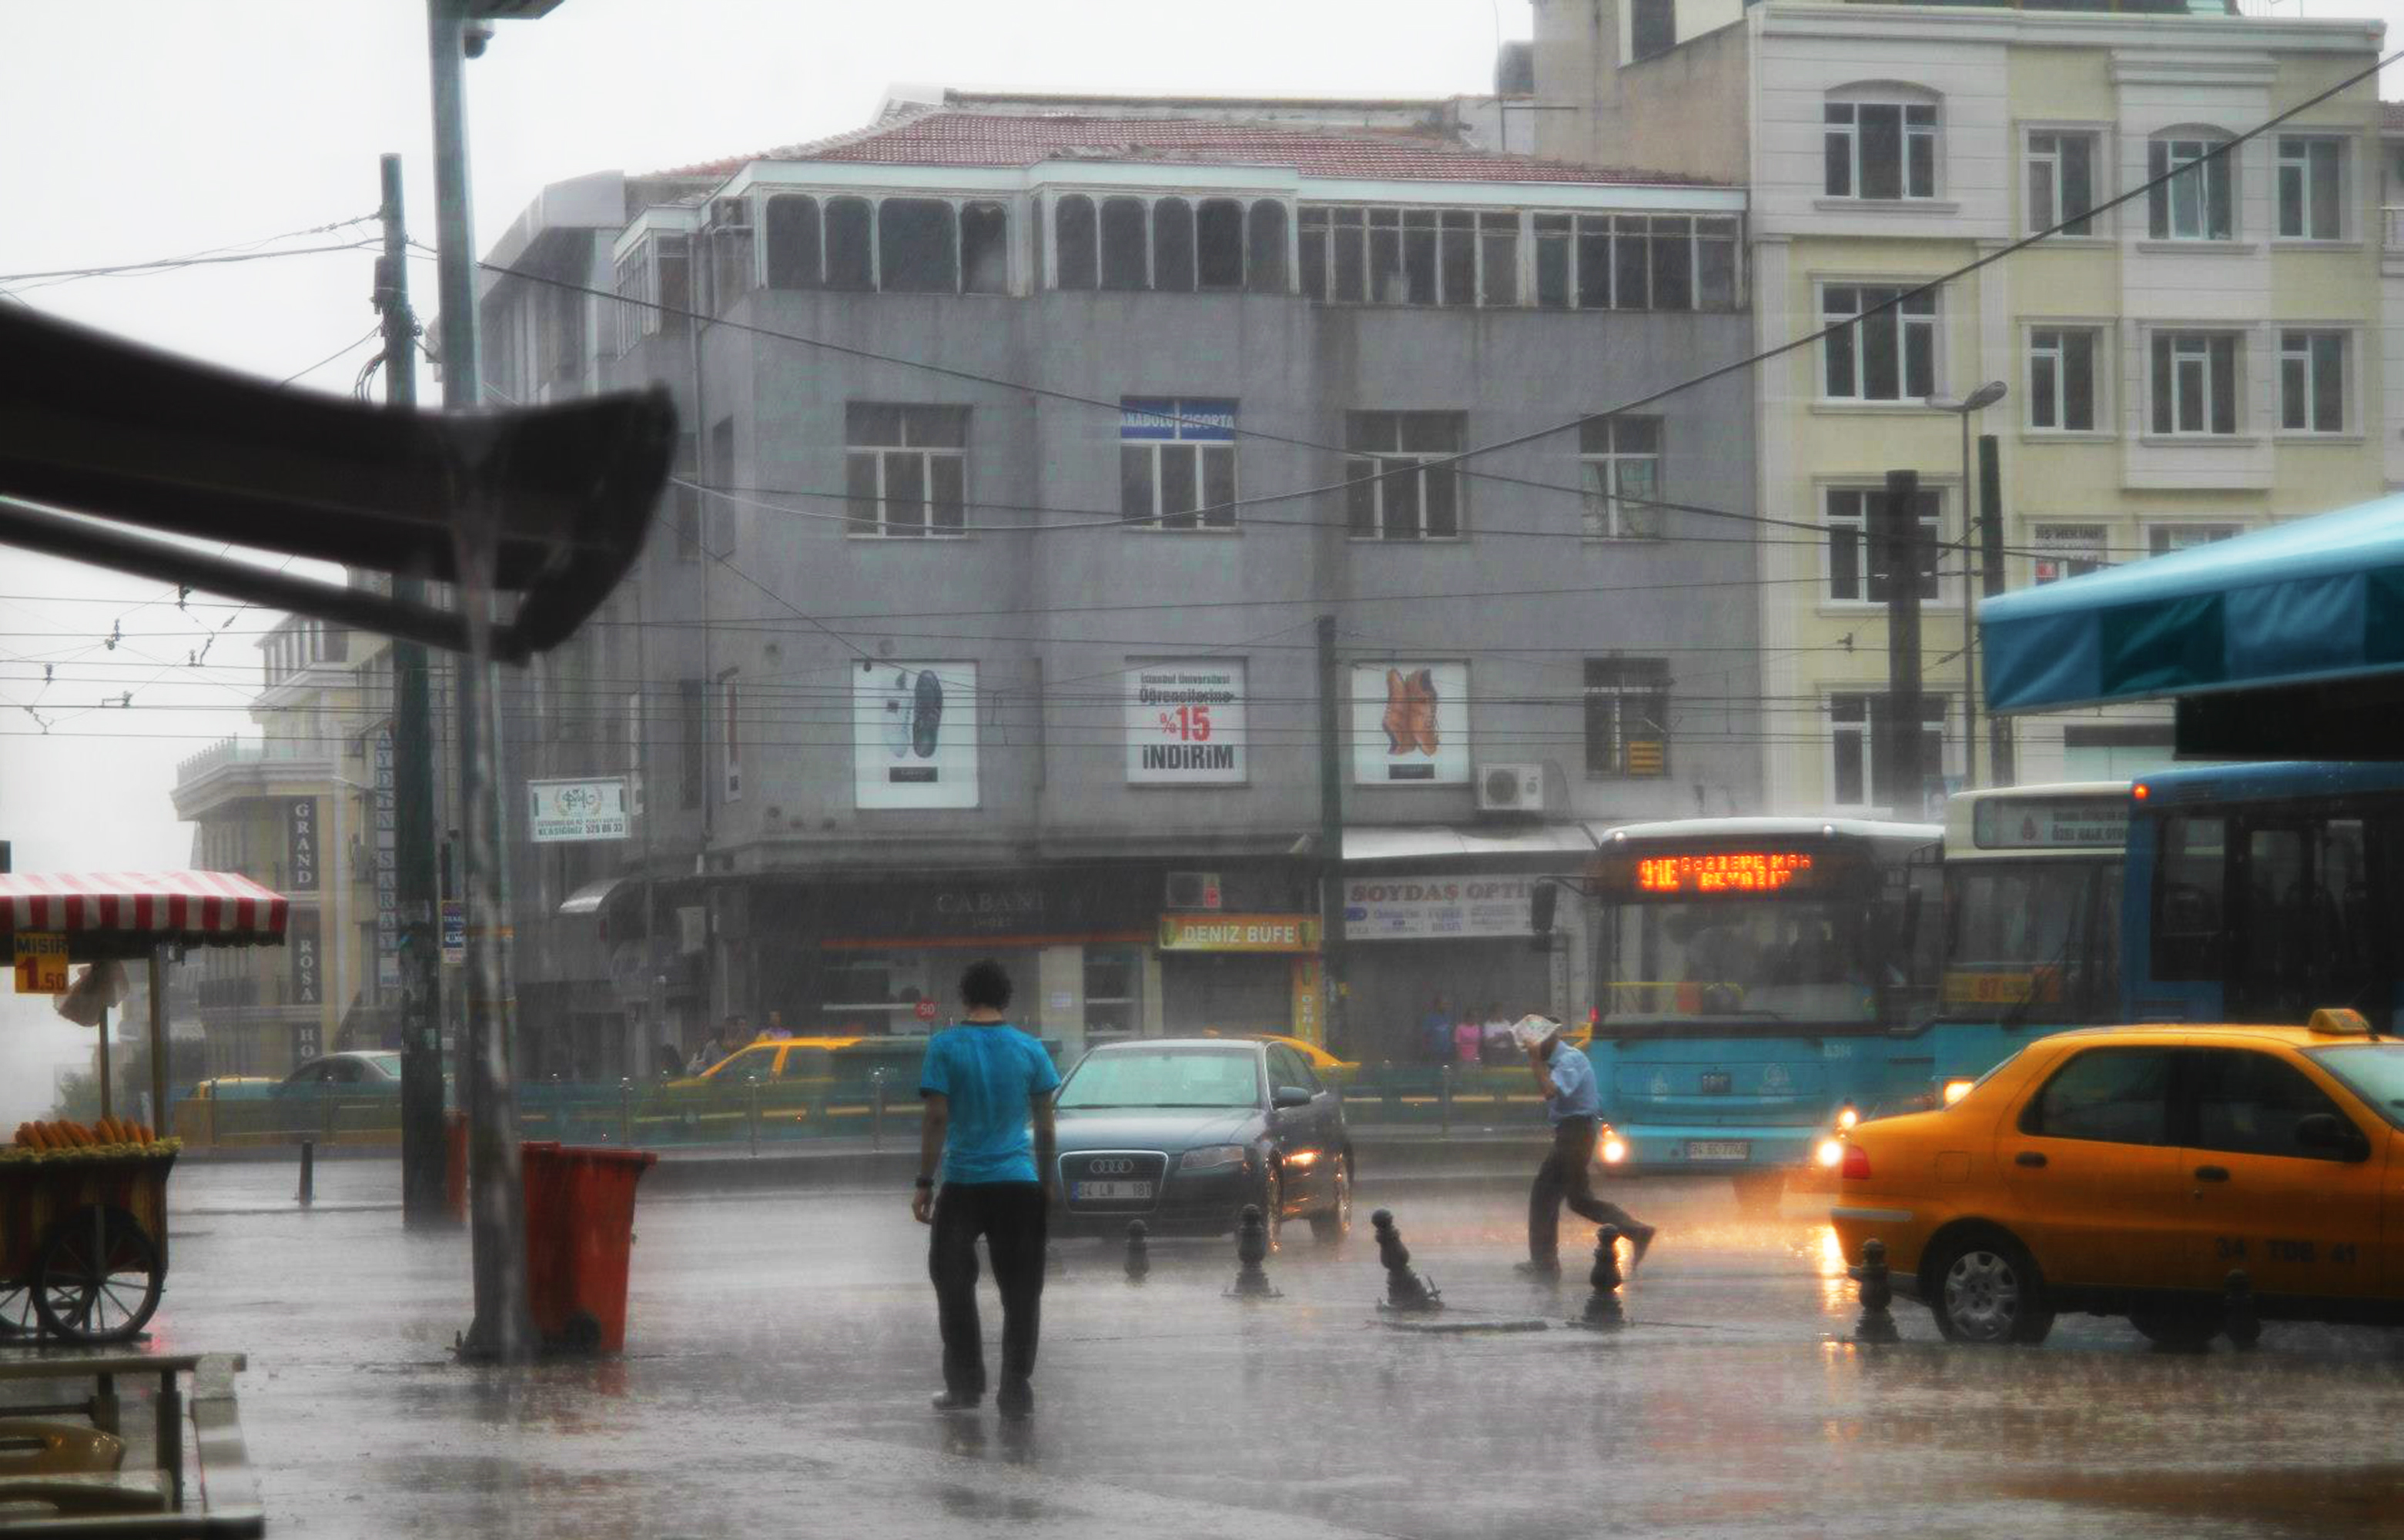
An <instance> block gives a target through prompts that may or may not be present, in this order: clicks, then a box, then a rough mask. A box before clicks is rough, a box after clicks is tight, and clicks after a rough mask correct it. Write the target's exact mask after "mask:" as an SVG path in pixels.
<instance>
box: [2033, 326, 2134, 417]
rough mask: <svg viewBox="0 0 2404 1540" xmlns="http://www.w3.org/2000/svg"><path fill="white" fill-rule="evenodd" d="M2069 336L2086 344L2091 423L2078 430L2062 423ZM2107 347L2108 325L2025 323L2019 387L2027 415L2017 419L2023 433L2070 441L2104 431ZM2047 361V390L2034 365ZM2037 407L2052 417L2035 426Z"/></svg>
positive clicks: (2107, 411) (2108, 411)
mask: <svg viewBox="0 0 2404 1540" xmlns="http://www.w3.org/2000/svg"><path fill="white" fill-rule="evenodd" d="M2074 332H2076V333H2079V334H2081V335H2084V336H2085V337H2087V338H2088V339H2089V343H2090V345H2089V348H2088V353H2087V369H2088V381H2087V400H2088V408H2089V413H2090V416H2091V417H2092V419H2093V420H2092V421H2091V422H2090V423H2089V424H2088V425H2087V426H2086V427H2069V426H2068V425H2067V424H2066V423H2065V422H2064V421H2063V419H2064V418H2065V417H2066V416H2067V415H2068V414H2069V405H2070V378H2069V363H2070V355H2071V350H2070V348H2069V347H2068V346H2067V344H2066V343H2065V342H2064V339H2065V338H2066V337H2067V336H2068V335H2069V334H2071V333H2074ZM2048 338H2050V339H2052V340H2051V341H2050V342H2048V340H2047V339H2048ZM2111 348H2112V329H2111V328H2110V327H2108V326H2104V325H2101V324H2099V323H2096V322H2090V321H2031V322H2029V323H2028V367H2027V370H2026V382H2025V385H2024V387H2023V388H2024V393H2025V395H2026V397H2027V399H2028V411H2027V413H2026V415H2025V417H2024V419H2023V427H2024V428H2025V430H2026V431H2028V432H2030V433H2033V434H2034V433H2042V434H2048V435H2054V434H2060V435H2066V436H2073V437H2076V436H2084V435H2087V434H2102V433H2108V432H2110V431H2111V423H2112V408H2111V402H2110V399H2109V391H2108V390H2107V388H2106V386H2107V385H2109V383H2110V380H2111V377H2112V368H2111V358H2112V353H2111ZM2048 362H2049V363H2050V364H2051V365H2052V375H2053V379H2052V384H2051V386H2050V388H2049V389H2048V388H2047V387H2046V386H2045V385H2043V383H2042V382H2041V381H2040V378H2039V374H2040V366H2041V365H2043V364H2046V363H2048ZM2039 407H2046V408H2048V409H2049V410H2050V411H2051V412H2052V413H2053V421H2052V422H2050V423H2040V422H2038V421H2037V420H2036V418H2037V409H2038V408H2039Z"/></svg>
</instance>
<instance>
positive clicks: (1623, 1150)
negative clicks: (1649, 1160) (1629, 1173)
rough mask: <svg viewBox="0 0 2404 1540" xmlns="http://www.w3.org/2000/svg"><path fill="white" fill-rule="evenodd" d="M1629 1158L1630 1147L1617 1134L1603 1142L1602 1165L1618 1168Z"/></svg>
mask: <svg viewBox="0 0 2404 1540" xmlns="http://www.w3.org/2000/svg"><path fill="white" fill-rule="evenodd" d="M1627 1158H1628V1145H1627V1144H1626V1143H1625V1142H1624V1141H1622V1140H1621V1139H1620V1137H1619V1136H1618V1135H1617V1134H1614V1135H1612V1136H1611V1137H1610V1138H1609V1139H1606V1140H1604V1141H1602V1163H1603V1164H1604V1165H1606V1166H1616V1165H1618V1164H1619V1163H1620V1162H1621V1161H1623V1160H1626V1159H1627Z"/></svg>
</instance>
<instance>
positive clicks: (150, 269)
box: [0, 241, 377, 288]
mask: <svg viewBox="0 0 2404 1540" xmlns="http://www.w3.org/2000/svg"><path fill="white" fill-rule="evenodd" d="M376 245H377V243H375V242H373V241H353V242H349V243H347V244H344V245H327V246H287V247H285V248H284V249H282V250H280V251H238V252H229V253H227V254H225V255H224V256H219V257H169V258H162V259H159V260H156V261H149V262H126V263H123V264H120V265H119V266H115V267H64V268H53V269H51V270H49V272H45V273H0V284H20V283H31V284H34V285H35V287H44V288H46V287H49V284H47V283H42V282H39V280H43V279H51V280H59V281H64V280H67V279H73V278H121V277H126V276H129V275H137V274H148V273H174V272H177V271H180V270H182V269H184V268H193V267H217V266H220V265H223V264H226V263H230V262H264V261H269V260H272V259H275V258H278V257H315V256H321V255H323V254H325V253H327V252H332V251H370V250H373V249H374V248H375V246H376Z"/></svg>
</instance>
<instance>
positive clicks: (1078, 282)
mask: <svg viewBox="0 0 2404 1540" xmlns="http://www.w3.org/2000/svg"><path fill="white" fill-rule="evenodd" d="M1094 251H1095V247H1094V201H1093V200H1092V199H1091V198H1088V197H1086V196H1085V195H1084V194H1083V193H1082V192H1072V193H1069V195H1068V196H1067V197H1065V198H1063V199H1061V200H1060V201H1059V203H1057V204H1056V205H1055V206H1054V208H1053V210H1052V259H1053V261H1054V263H1055V278H1054V284H1055V287H1060V288H1092V287H1095V286H1096V284H1097V283H1098V282H1099V281H1100V279H1099V269H1097V267H1096V266H1095V259H1094Z"/></svg>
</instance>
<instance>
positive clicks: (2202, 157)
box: [2145, 137, 2237, 241]
mask: <svg viewBox="0 0 2404 1540" xmlns="http://www.w3.org/2000/svg"><path fill="white" fill-rule="evenodd" d="M2227 144H2228V141H2227V140H2226V139H2222V138H2217V137H2215V138H2198V137H2188V138H2174V139H2157V140H2155V141H2153V143H2152V144H2151V145H2149V146H2147V147H2146V152H2145V153H2146V160H2145V171H2146V177H2147V180H2149V181H2150V182H2152V184H2153V186H2152V187H2151V188H2150V189H2147V191H2146V193H2145V228H2146V233H2147V234H2149V235H2151V236H2152V237H2153V238H2154V239H2155V240H2157V241H2229V240H2234V239H2235V238H2236V214H2237V203H2236V200H2235V198H2234V196H2233V193H2232V189H2231V188H2230V185H2229V165H2230V161H2232V160H2233V159H2234V158H2233V157H2232V156H2229V155H2225V154H2215V153H2214V152H2215V151H2216V150H2219V149H2221V148H2223V147H2225V146H2226V145H2227ZM2165 177H2167V178H2169V179H2168V180H2167V181H2165V180H2163V178H2165Z"/></svg>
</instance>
